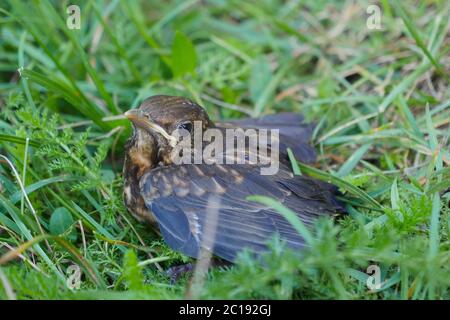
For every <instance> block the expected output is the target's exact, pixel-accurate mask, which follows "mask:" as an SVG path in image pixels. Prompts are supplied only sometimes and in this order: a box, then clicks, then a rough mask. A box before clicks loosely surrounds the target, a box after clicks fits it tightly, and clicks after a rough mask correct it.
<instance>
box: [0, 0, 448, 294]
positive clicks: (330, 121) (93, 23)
mask: <svg viewBox="0 0 450 320" xmlns="http://www.w3.org/2000/svg"><path fill="white" fill-rule="evenodd" d="M73 2H74V3H73V4H76V5H78V8H79V9H80V10H79V13H80V16H79V18H80V20H79V21H78V20H77V19H78V16H77V13H78V11H77V10H76V9H74V8H72V9H70V8H69V10H68V8H67V7H68V6H69V2H67V1H51V2H49V1H46V0H44V1H29V2H26V3H25V2H23V1H20V0H9V1H3V2H2V4H1V5H0V7H1V9H0V34H1V36H0V110H1V116H0V154H1V155H2V156H0V158H1V159H0V298H3V299H6V298H19V299H30V298H32V299H81V298H93V299H108V298H111V299H115V298H118V299H119V298H120V299H123V298H141V299H156V298H162V299H171V298H181V297H185V296H187V297H191V298H192V297H200V298H205V299H212V298H270V299H336V298H344V299H448V298H449V285H450V241H449V233H450V219H449V218H450V209H449V200H450V193H449V187H450V182H449V181H450V169H449V166H448V164H449V162H450V152H449V141H448V137H449V132H450V129H449V128H450V127H449V119H450V90H449V87H448V83H449V77H450V76H449V72H448V70H449V69H450V55H449V52H450V45H449V44H450V33H449V30H450V25H449V13H450V3H448V2H446V1H397V0H396V1H386V0H383V1H377V2H375V1H370V3H369V2H365V1H322V0H315V1H275V0H265V1H249V2H243V1H220V0H214V1H213V0H211V1H195V0H191V1H164V2H163V1H108V2H107V1H97V0H95V1H94V0H92V1H73ZM70 4H72V2H71V3H70ZM77 22H79V26H80V28H79V29H78V28H77ZM154 94H173V95H183V96H186V97H189V98H191V99H192V100H194V101H196V102H197V103H199V104H200V105H202V106H204V107H205V108H206V109H207V111H208V113H209V114H210V116H211V118H212V119H214V120H218V119H229V118H239V117H244V116H258V115H262V114H270V113H276V112H282V111H294V112H299V113H302V114H303V115H304V116H305V117H306V119H307V120H308V121H310V122H315V123H316V129H315V131H314V136H313V139H312V143H313V144H314V146H315V147H316V149H317V151H318V154H319V157H318V162H317V163H316V164H314V165H313V166H305V165H302V164H299V167H298V169H299V171H300V174H304V175H312V176H314V177H316V178H320V179H323V180H326V181H330V182H333V183H334V184H336V185H338V186H339V188H340V190H341V192H342V193H343V198H344V201H345V203H346V207H347V210H348V213H349V214H348V215H347V216H344V217H341V218H338V219H334V220H333V219H323V220H320V221H318V222H317V224H316V226H315V228H314V230H309V231H307V232H311V234H312V241H311V248H310V250H307V251H305V252H304V254H303V255H302V257H300V258H299V257H297V256H295V255H293V254H292V253H291V252H289V251H287V250H283V244H282V243H280V242H279V241H277V240H276V239H274V241H273V242H272V252H271V253H270V254H268V256H267V257H266V262H265V263H263V264H261V263H258V262H255V261H254V260H252V259H251V257H249V256H248V255H246V254H245V253H244V254H243V255H242V256H241V257H240V260H239V262H238V263H237V264H236V265H235V266H233V267H226V268H225V267H222V268H220V267H219V268H215V269H213V270H212V271H210V272H209V273H208V275H207V277H206V279H203V281H200V282H199V285H197V286H191V285H190V282H189V281H187V280H188V277H183V278H182V279H180V280H179V281H178V282H176V283H175V284H174V285H172V284H171V283H170V279H169V277H167V276H166V275H165V273H164V272H163V270H166V269H168V268H169V267H170V266H173V265H179V264H182V263H186V262H189V261H191V260H189V259H188V258H186V257H183V256H181V255H179V254H177V253H176V252H173V251H172V250H170V249H169V248H168V247H167V246H165V244H164V243H163V242H162V240H161V239H160V237H159V236H158V235H157V234H156V233H154V232H152V231H151V230H150V229H148V228H147V227H146V226H144V225H141V224H139V223H138V222H137V221H136V220H134V218H132V217H131V215H130V214H129V213H128V212H127V211H126V209H125V207H124V205H123V201H122V189H123V185H122V173H121V169H122V168H121V165H122V161H123V154H124V153H123V145H124V142H125V140H126V138H127V137H128V136H129V134H130V126H129V124H128V123H127V122H126V121H125V120H123V119H122V118H121V117H120V115H121V114H122V113H123V112H124V111H126V110H128V109H129V108H131V107H134V106H136V105H138V104H139V103H140V102H141V101H142V100H143V99H144V98H146V97H148V96H151V95H154ZM292 161H293V165H294V167H296V166H295V160H294V159H292ZM297 173H298V172H297ZM24 190H25V191H26V193H24V192H23V191H24ZM25 194H26V195H27V196H25ZM266 200H267V199H266ZM267 201H269V200H267ZM270 203H271V202H270ZM271 205H273V206H274V207H275V208H277V210H280V211H283V210H286V209H285V208H283V207H280V205H279V204H277V203H271ZM78 280H79V281H78ZM378 280H379V282H377V281H378ZM377 284H379V286H377Z"/></svg>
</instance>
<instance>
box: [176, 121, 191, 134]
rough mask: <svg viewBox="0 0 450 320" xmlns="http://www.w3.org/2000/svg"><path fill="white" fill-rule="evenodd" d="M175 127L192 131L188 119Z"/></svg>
mask: <svg viewBox="0 0 450 320" xmlns="http://www.w3.org/2000/svg"><path fill="white" fill-rule="evenodd" d="M177 129H184V130H187V131H188V132H191V131H192V122H190V121H186V122H182V123H180V124H178V125H177Z"/></svg>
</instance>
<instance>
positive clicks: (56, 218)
mask: <svg viewBox="0 0 450 320" xmlns="http://www.w3.org/2000/svg"><path fill="white" fill-rule="evenodd" d="M72 224H73V218H72V215H71V214H70V212H69V211H68V210H67V209H66V208H64V207H59V208H57V209H56V210H55V211H54V212H53V214H52V216H51V218H50V224H49V229H50V233H51V234H53V235H60V234H62V233H64V232H66V231H67V229H69V227H70V226H71V225H72Z"/></svg>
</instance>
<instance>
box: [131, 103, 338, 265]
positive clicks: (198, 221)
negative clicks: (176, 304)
mask: <svg viewBox="0 0 450 320" xmlns="http://www.w3.org/2000/svg"><path fill="white" fill-rule="evenodd" d="M125 116H126V117H127V118H128V119H129V120H130V121H131V122H132V125H133V135H132V136H131V137H130V139H129V140H128V141H127V143H126V145H125V149H126V155H125V162H124V170H123V175H124V180H125V181H124V201H125V204H126V206H127V208H128V209H129V210H130V212H131V213H132V214H133V216H134V217H136V218H137V219H138V220H139V221H142V222H149V223H151V224H153V225H156V226H157V227H158V228H159V230H160V232H161V234H162V236H163V238H164V241H165V242H166V243H167V244H168V245H169V246H170V247H171V248H172V249H174V250H177V251H179V252H181V253H183V254H185V255H188V256H191V257H194V258H196V257H198V256H199V253H200V251H201V250H203V249H206V250H209V251H210V252H211V253H212V254H214V255H216V256H218V257H220V258H222V259H224V260H227V261H230V262H233V261H234V260H235V258H236V255H237V253H238V252H239V251H241V250H242V249H244V248H246V249H248V250H250V251H251V252H254V253H255V254H256V255H260V254H261V253H263V252H266V251H267V250H268V248H267V242H268V240H269V239H270V238H271V237H273V236H274V234H275V233H277V234H278V235H279V237H280V238H281V239H282V240H284V241H285V242H286V244H287V246H289V247H291V248H293V249H294V250H300V249H302V248H303V247H304V246H305V245H306V244H305V241H304V239H303V238H302V237H301V236H300V235H299V234H298V232H297V231H296V230H295V229H294V228H293V227H292V225H291V224H290V223H289V222H288V221H287V220H286V219H285V218H284V217H283V216H282V215H280V214H279V213H278V212H277V211H276V210H274V209H272V208H271V207H268V206H266V205H263V204H260V203H256V202H251V201H248V200H246V198H247V197H248V196H250V195H264V196H269V197H271V198H274V199H276V200H277V201H279V202H280V203H282V204H283V205H284V206H286V207H288V208H290V209H291V210H292V211H294V212H295V213H296V214H297V216H298V217H299V218H300V219H301V220H302V221H303V222H304V223H305V224H306V225H311V224H312V223H313V222H314V220H315V219H317V218H318V217H320V216H327V215H335V214H337V213H341V212H343V211H344V209H343V207H342V205H341V204H340V203H339V202H338V201H337V200H336V198H335V193H336V187H334V186H332V185H330V184H327V183H324V182H321V181H318V180H314V179H312V178H310V177H307V176H304V175H301V176H294V175H293V174H292V170H291V165H290V162H289V160H288V158H287V155H286V147H290V148H291V149H292V150H293V152H294V154H295V156H296V157H297V159H298V160H300V161H302V162H312V161H314V160H315V152H314V149H313V148H312V147H310V146H309V145H308V140H309V139H310V136H311V133H312V129H313V127H312V126H311V125H305V124H303V123H302V118H301V116H299V115H296V114H293V113H285V114H283V113H282V114H278V115H270V116H266V117H263V118H259V119H242V120H235V121H228V122H226V123H216V124H215V123H213V122H212V121H211V120H210V119H209V117H208V115H207V113H206V111H205V110H204V109H203V108H202V107H201V106H199V105H198V104H196V103H194V102H192V101H190V100H188V99H186V98H183V97H174V96H164V95H157V96H152V97H150V98H148V99H146V100H145V101H143V102H142V104H141V105H140V107H139V108H138V109H132V110H129V111H127V112H126V113H125ZM194 121H201V126H202V129H203V130H206V129H211V128H216V129H219V130H221V131H223V132H225V130H226V128H233V127H240V128H255V129H264V128H266V129H279V132H280V135H279V146H280V148H279V149H280V152H279V170H278V172H277V173H276V174H274V175H261V174H260V166H261V165H260V164H259V163H245V164H217V163H216V164H206V163H201V164H176V163H174V162H173V161H172V160H171V159H172V158H171V151H172V150H173V147H174V145H175V144H176V141H174V139H175V138H174V137H173V136H172V135H171V133H172V132H174V130H176V129H184V130H187V131H188V132H191V131H192V130H193V127H194ZM211 199H212V200H211ZM213 214H214V215H215V217H214V219H215V223H214V224H211V223H208V221H209V220H211V218H212V217H211V215H213ZM211 228H214V230H209V229H211ZM210 231H213V232H210ZM208 237H209V238H211V237H212V239H207V238H208ZM211 240H212V241H211Z"/></svg>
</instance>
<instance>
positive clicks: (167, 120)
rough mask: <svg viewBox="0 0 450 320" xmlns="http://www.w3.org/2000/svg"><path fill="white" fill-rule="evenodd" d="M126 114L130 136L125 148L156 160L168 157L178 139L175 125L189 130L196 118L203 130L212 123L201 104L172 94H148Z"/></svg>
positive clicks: (164, 159) (157, 161)
mask: <svg viewBox="0 0 450 320" xmlns="http://www.w3.org/2000/svg"><path fill="white" fill-rule="evenodd" d="M125 117H127V118H128V119H129V120H130V121H131V122H132V124H133V136H132V137H131V138H130V140H129V141H128V143H127V146H126V147H127V149H128V150H130V149H133V150H134V151H135V152H139V153H140V154H139V156H141V157H147V158H149V159H150V161H152V162H154V163H156V164H157V163H159V162H160V161H163V162H167V161H169V160H168V159H169V155H170V151H171V150H172V148H173V147H174V146H175V145H176V144H177V142H178V139H177V137H175V136H174V135H173V133H174V132H175V131H176V130H177V129H184V130H187V131H188V132H189V133H192V130H193V128H194V122H195V121H200V122H201V124H202V129H203V130H205V129H207V128H210V127H213V126H214V124H213V123H212V122H211V120H210V119H209V117H208V114H207V113H206V111H205V110H204V109H203V108H202V107H201V106H199V105H198V104H196V103H194V102H192V101H190V100H188V99H186V98H183V97H175V96H164V95H157V96H152V97H150V98H147V99H146V100H144V101H143V102H142V104H141V105H140V106H139V108H137V109H131V110H129V111H127V112H125ZM191 136H192V135H191Z"/></svg>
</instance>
